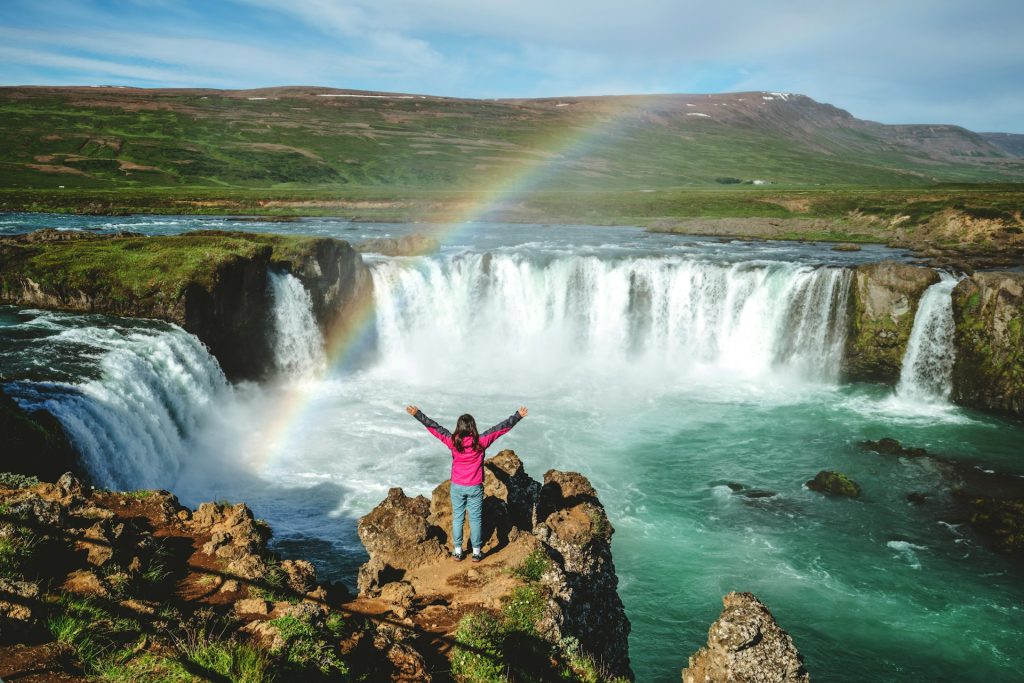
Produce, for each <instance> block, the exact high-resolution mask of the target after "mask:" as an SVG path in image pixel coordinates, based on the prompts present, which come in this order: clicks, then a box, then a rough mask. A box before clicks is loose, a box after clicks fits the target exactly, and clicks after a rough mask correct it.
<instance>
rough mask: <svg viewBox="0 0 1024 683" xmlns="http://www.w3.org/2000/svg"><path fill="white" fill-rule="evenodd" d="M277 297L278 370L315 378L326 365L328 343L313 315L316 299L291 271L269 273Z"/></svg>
mask: <svg viewBox="0 0 1024 683" xmlns="http://www.w3.org/2000/svg"><path fill="white" fill-rule="evenodd" d="M268 275H269V285H268V286H269V287H270V292H271V295H272V297H273V300H274V304H273V310H272V314H271V315H272V320H273V339H274V342H273V350H274V363H275V365H276V366H277V371H278V372H279V373H280V374H281V375H283V376H285V377H289V378H309V377H315V376H317V375H319V374H320V373H321V372H323V369H324V365H325V358H324V342H323V336H322V335H321V334H320V328H318V327H317V324H316V318H315V317H314V315H313V299H312V298H311V297H310V295H309V292H308V291H306V288H305V287H304V286H303V284H302V282H300V281H299V279H298V278H297V277H295V276H294V275H292V274H291V273H273V272H272V273H269V274H268Z"/></svg>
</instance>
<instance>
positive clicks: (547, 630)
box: [358, 450, 632, 678]
mask: <svg viewBox="0 0 1024 683" xmlns="http://www.w3.org/2000/svg"><path fill="white" fill-rule="evenodd" d="M449 486H450V484H449V483H448V482H446V483H445V484H442V485H440V486H438V487H437V488H436V489H435V490H434V492H433V495H432V498H431V501H429V502H428V501H427V500H426V499H425V498H422V497H418V498H409V497H407V496H405V494H404V493H402V492H401V490H400V489H392V490H391V491H390V492H389V493H388V497H387V498H386V499H385V500H384V501H383V502H382V503H381V504H380V505H378V506H377V508H376V509H374V510H373V511H372V512H371V513H370V514H368V515H367V516H366V517H364V518H362V519H361V520H360V521H359V527H358V528H359V533H360V537H361V538H362V539H363V543H364V545H365V546H366V549H367V551H368V552H369V554H370V560H369V561H368V562H367V563H366V564H365V565H363V567H362V568H361V570H360V574H359V588H360V599H373V600H377V601H385V602H387V603H389V605H390V607H389V609H390V611H391V612H392V613H394V614H395V615H397V616H398V617H399V618H408V619H412V620H413V621H415V622H416V623H420V622H419V621H417V620H422V621H424V622H426V623H427V627H428V628H429V627H430V622H432V621H433V620H434V619H435V617H432V616H426V615H428V614H434V613H435V612H436V613H438V614H441V613H444V611H445V609H446V608H445V607H444V606H443V604H444V602H445V599H444V598H442V597H439V596H443V595H446V594H450V593H452V590H453V589H452V586H453V585H457V586H461V587H462V589H461V590H458V591H455V595H454V596H453V597H452V598H451V599H454V600H457V601H458V602H459V605H460V607H459V609H460V610H463V611H464V610H465V609H466V608H467V607H468V606H469V605H471V604H473V603H472V600H473V598H472V597H470V596H469V595H467V590H466V589H476V590H478V591H479V592H480V593H481V594H482V595H481V597H480V598H479V600H480V603H479V604H478V605H477V608H478V609H482V610H484V611H487V610H493V609H496V608H500V606H501V604H502V603H501V596H500V595H495V594H493V590H494V589H493V586H494V585H496V583H500V582H498V580H497V579H498V577H503V578H502V581H504V582H505V583H507V584H508V586H509V589H510V590H511V589H512V588H513V587H514V585H515V582H516V581H517V579H514V578H511V577H512V576H514V572H512V571H510V570H513V569H515V566H516V565H515V564H513V565H511V566H506V567H504V568H495V567H494V566H493V565H489V564H488V562H489V561H490V558H493V561H494V562H495V563H498V564H497V567H501V566H502V565H501V558H502V557H503V555H508V556H514V557H518V558H524V557H526V556H527V555H531V556H533V555H534V554H537V553H539V554H540V556H541V557H543V558H545V559H544V564H545V568H544V570H543V573H542V575H541V576H540V577H539V579H536V583H535V584H534V585H535V587H536V590H539V591H540V592H541V594H542V595H543V596H544V600H545V604H544V609H543V611H542V613H541V615H540V617H539V619H538V620H537V621H536V623H534V624H532V626H533V628H534V629H535V631H536V633H537V634H538V635H539V636H540V637H541V638H542V639H543V640H545V641H547V642H548V643H550V644H552V645H557V644H558V643H559V642H566V641H568V640H572V639H575V641H578V642H579V643H580V646H581V650H582V651H583V652H585V653H586V654H588V655H590V656H591V657H593V658H594V659H595V660H596V661H599V662H600V663H601V665H602V666H603V667H604V670H605V671H607V672H608V673H610V674H612V675H617V676H624V677H627V678H631V677H632V672H631V671H630V667H629V654H628V635H629V631H630V625H629V620H628V619H627V618H626V615H625V611H624V609H623V606H622V602H621V600H620V599H619V596H618V592H617V587H618V579H617V577H616V574H615V566H614V563H613V562H612V557H611V547H610V541H611V536H612V533H613V532H614V530H613V528H612V525H611V524H610V523H609V521H608V517H607V515H606V514H605V511H604V507H603V506H602V505H601V502H600V501H599V500H598V497H597V493H596V492H595V491H594V488H593V487H592V486H591V484H590V482H589V481H588V480H587V479H586V477H584V476H582V475H580V474H577V473H574V472H558V471H555V470H552V471H550V472H548V473H547V474H546V475H545V476H544V483H543V485H541V483H539V482H537V481H535V480H534V479H532V478H531V477H529V475H527V474H526V472H525V471H524V469H523V464H522V462H521V461H520V459H519V458H518V457H517V456H516V454H515V453H513V452H512V451H508V450H506V451H502V452H500V453H499V454H498V455H496V456H494V457H493V458H490V459H488V460H486V461H485V463H484V494H485V499H484V516H485V530H484V538H485V545H484V549H485V552H486V558H485V562H484V564H483V565H472V566H470V567H468V568H466V569H465V571H461V570H460V571H458V573H457V576H453V577H451V578H449V579H446V580H445V582H443V583H442V584H440V585H439V584H437V583H431V581H435V582H436V581H437V579H436V578H433V577H436V576H446V575H447V574H449V573H451V571H456V570H452V569H447V568H449V567H454V566H456V565H455V563H452V561H451V560H450V559H448V558H447V555H448V554H449V552H450V550H449V548H448V547H447V546H448V545H450V543H449V541H448V535H449V533H450V528H451V520H452V516H451V515H452V513H451V501H450V498H449ZM464 535H465V537H466V538H468V536H469V529H468V528H467V529H466V530H465V532H464ZM517 562H519V560H517ZM477 567H479V568H477ZM495 572H497V573H495ZM450 581H455V582H456V583H455V584H451V583H448V582H450ZM438 601H440V603H441V604H439V603H438ZM431 610H435V611H431ZM438 610H439V611H438ZM459 613H460V614H461V613H462V612H461V611H460V612H459ZM575 641H574V642H575Z"/></svg>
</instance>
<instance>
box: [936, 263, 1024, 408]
mask: <svg viewBox="0 0 1024 683" xmlns="http://www.w3.org/2000/svg"><path fill="white" fill-rule="evenodd" d="M953 320H954V322H955V324H956V347H957V355H956V362H955V363H954V365H953V398H954V400H956V401H957V402H958V403H962V404H965V405H969V406H974V407H978V408H985V409H988V410H998V411H1002V412H1008V413H1012V414H1014V415H1018V416H1020V415H1024V274H1022V273H998V272H987V273H977V274H975V275H973V276H972V277H970V278H968V279H965V280H963V281H962V282H960V284H958V285H957V286H956V288H955V289H954V290H953Z"/></svg>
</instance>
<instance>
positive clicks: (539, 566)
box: [512, 549, 551, 582]
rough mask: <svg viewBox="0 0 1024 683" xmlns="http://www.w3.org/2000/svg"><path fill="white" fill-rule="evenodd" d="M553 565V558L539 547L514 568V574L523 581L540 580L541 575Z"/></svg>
mask: <svg viewBox="0 0 1024 683" xmlns="http://www.w3.org/2000/svg"><path fill="white" fill-rule="evenodd" d="M550 566H551V560H549V559H548V555H547V553H546V552H544V551H543V550H540V549H537V550H534V551H533V552H531V553H530V554H529V555H527V556H526V557H525V558H524V559H523V561H522V562H521V563H519V565H518V566H516V567H515V568H513V569H512V575H513V576H515V577H516V578H519V579H522V580H523V581H527V582H530V581H540V577H542V576H543V575H544V572H546V571H547V570H548V567H550Z"/></svg>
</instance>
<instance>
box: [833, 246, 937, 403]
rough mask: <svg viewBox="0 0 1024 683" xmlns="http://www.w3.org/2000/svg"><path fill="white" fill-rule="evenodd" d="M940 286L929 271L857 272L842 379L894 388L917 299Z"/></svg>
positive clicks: (883, 266) (885, 267) (887, 266)
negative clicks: (872, 382) (933, 286)
mask: <svg viewBox="0 0 1024 683" xmlns="http://www.w3.org/2000/svg"><path fill="white" fill-rule="evenodd" d="M938 281H939V274H938V273H937V272H936V271H934V270H932V269H930V268H920V267H917V266H910V265H907V264H903V263H897V262H895V261H882V262H881V263H872V264H869V265H863V266H858V267H857V268H856V272H855V276H854V282H853V286H852V287H851V292H850V296H851V304H852V305H851V307H850V329H849V331H848V334H847V339H846V354H845V358H844V363H843V374H844V375H845V376H846V377H847V378H848V379H852V380H864V381H874V382H886V383H889V384H894V383H895V382H896V380H898V379H899V376H900V366H901V364H902V361H903V354H904V353H905V352H906V349H907V341H908V340H909V339H910V331H911V330H912V329H913V327H914V316H915V314H916V313H917V306H918V303H919V302H920V300H921V295H922V294H924V291H925V290H926V289H928V287H929V286H931V285H932V284H934V283H936V282H938Z"/></svg>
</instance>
